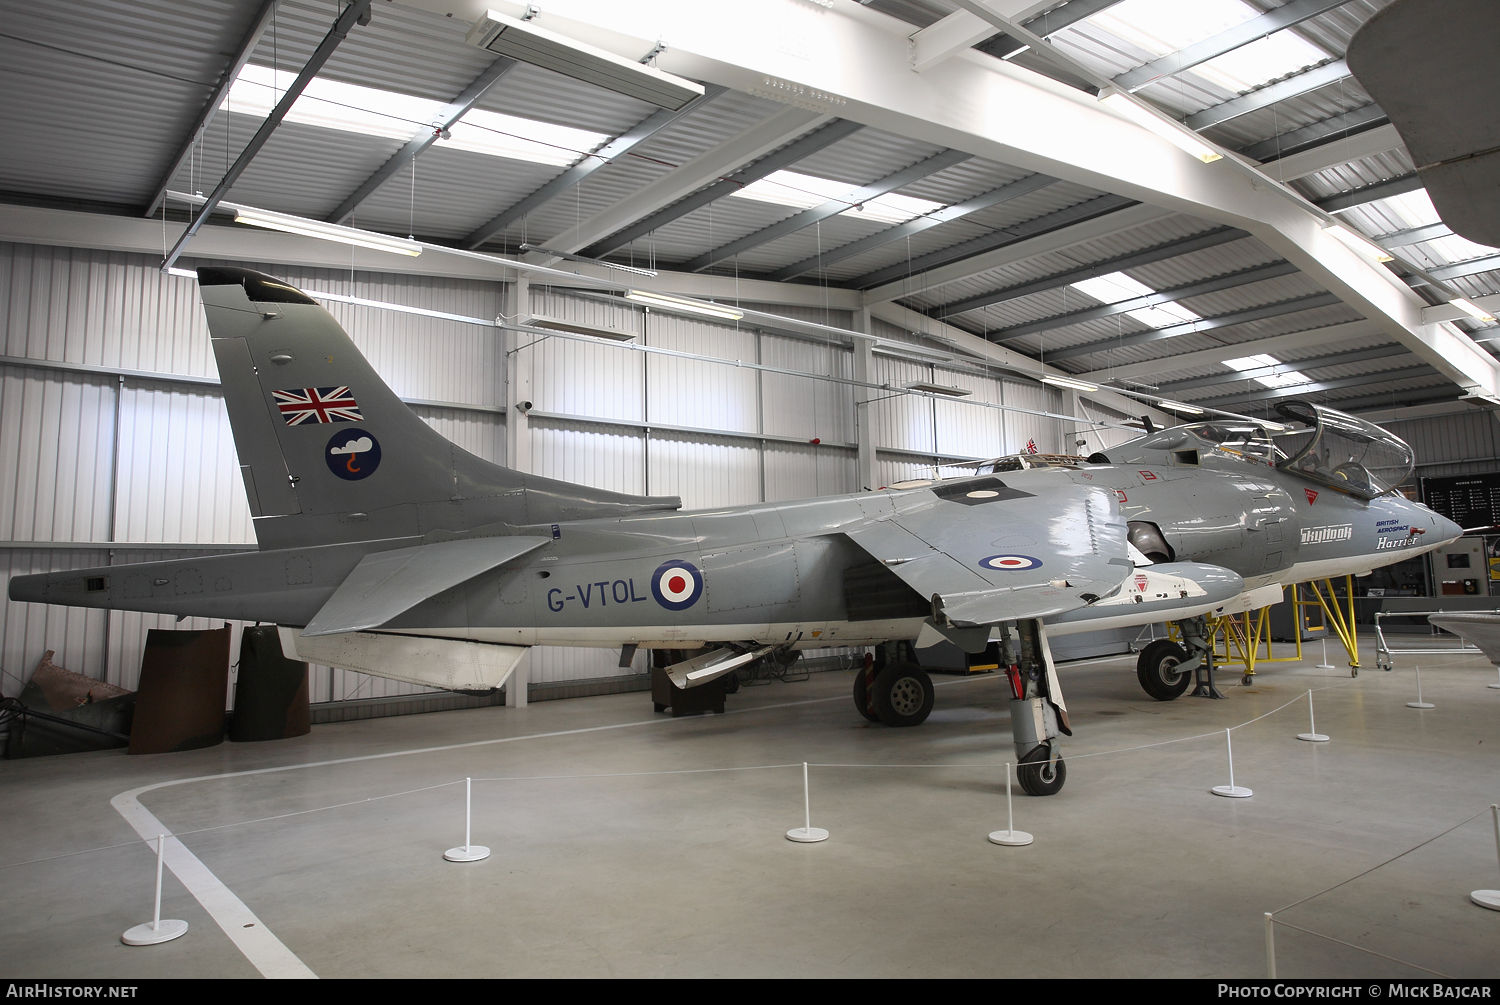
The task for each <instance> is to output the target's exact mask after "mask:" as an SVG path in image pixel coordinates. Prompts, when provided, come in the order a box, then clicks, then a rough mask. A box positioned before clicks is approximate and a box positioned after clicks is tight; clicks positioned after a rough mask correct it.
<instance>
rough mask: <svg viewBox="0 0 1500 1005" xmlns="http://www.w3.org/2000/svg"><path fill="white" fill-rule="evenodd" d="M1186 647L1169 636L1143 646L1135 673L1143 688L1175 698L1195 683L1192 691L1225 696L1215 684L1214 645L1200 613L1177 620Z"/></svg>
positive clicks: (1163, 697)
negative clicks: (1211, 643) (1193, 616)
mask: <svg viewBox="0 0 1500 1005" xmlns="http://www.w3.org/2000/svg"><path fill="white" fill-rule="evenodd" d="M1177 629H1178V631H1179V632H1180V633H1181V634H1182V641H1183V642H1185V643H1186V644H1187V648H1183V647H1182V646H1180V645H1178V644H1177V643H1176V642H1173V641H1171V640H1170V639H1157V640H1156V641H1155V642H1153V643H1151V644H1150V645H1148V646H1147V647H1146V648H1145V649H1142V650H1141V655H1140V656H1139V657H1138V658H1137V659H1136V661H1135V676H1136V679H1137V680H1139V681H1140V682H1141V687H1142V689H1144V690H1145V692H1146V693H1147V694H1149V695H1150V696H1151V697H1153V698H1155V699H1156V700H1157V701H1172V700H1174V699H1176V698H1179V697H1181V696H1182V693H1183V692H1184V691H1186V690H1187V689H1188V685H1189V684H1193V685H1194V687H1193V695H1194V696H1195V697H1199V698H1222V697H1224V696H1223V695H1222V694H1220V693H1219V689H1218V687H1216V686H1215V685H1214V658H1213V648H1212V646H1211V645H1210V642H1209V636H1208V623H1207V619H1205V618H1204V617H1203V616H1202V615H1201V614H1200V615H1199V616H1198V617H1196V618H1184V619H1183V620H1182V621H1179V622H1177Z"/></svg>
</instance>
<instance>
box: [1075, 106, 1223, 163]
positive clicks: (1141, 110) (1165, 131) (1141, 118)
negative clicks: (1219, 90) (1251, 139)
mask: <svg viewBox="0 0 1500 1005" xmlns="http://www.w3.org/2000/svg"><path fill="white" fill-rule="evenodd" d="M1099 100H1100V101H1101V102H1103V103H1104V105H1105V107H1107V108H1109V109H1111V110H1113V111H1115V112H1118V113H1119V114H1120V115H1123V116H1124V117H1125V118H1127V119H1129V120H1130V121H1131V122H1134V123H1135V124H1136V125H1138V126H1140V127H1141V128H1143V129H1149V130H1151V131H1152V132H1153V133H1155V134H1156V135H1158V136H1160V137H1161V138H1162V139H1164V140H1166V141H1167V142H1168V143H1171V144H1172V145H1173V146H1175V147H1177V148H1178V149H1179V150H1182V151H1184V152H1186V153H1189V154H1192V155H1193V156H1194V157H1196V158H1198V159H1199V160H1200V161H1202V162H1203V163H1205V164H1212V163H1213V162H1214V161H1216V160H1218V159H1219V158H1221V157H1223V156H1224V155H1223V154H1221V153H1219V152H1218V151H1216V150H1215V149H1214V148H1213V147H1211V146H1209V145H1208V144H1207V143H1205V142H1203V141H1202V140H1201V139H1199V138H1198V134H1197V133H1195V132H1192V131H1191V130H1189V129H1188V128H1187V127H1186V126H1179V125H1178V124H1177V123H1175V122H1168V121H1167V120H1166V119H1164V118H1162V117H1161V116H1159V115H1157V114H1155V113H1154V112H1152V111H1151V109H1149V108H1147V107H1145V106H1144V105H1142V104H1140V103H1139V102H1138V101H1137V100H1136V99H1135V98H1133V97H1131V96H1130V95H1128V94H1126V93H1125V92H1123V91H1118V90H1115V89H1114V88H1109V89H1107V90H1106V91H1105V92H1104V93H1103V94H1101V95H1100V96H1099Z"/></svg>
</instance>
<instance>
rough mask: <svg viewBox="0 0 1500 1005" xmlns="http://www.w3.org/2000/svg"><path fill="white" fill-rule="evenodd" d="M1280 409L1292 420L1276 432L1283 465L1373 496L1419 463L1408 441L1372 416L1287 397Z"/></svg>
mask: <svg viewBox="0 0 1500 1005" xmlns="http://www.w3.org/2000/svg"><path fill="white" fill-rule="evenodd" d="M1276 412H1277V414H1278V415H1280V416H1281V417H1282V418H1283V419H1285V420H1287V423H1288V425H1287V427H1286V428H1284V429H1282V430H1281V431H1279V432H1273V433H1272V440H1273V441H1274V442H1275V444H1276V453H1277V461H1276V466H1277V467H1278V468H1281V469H1282V470H1283V471H1292V472H1296V473H1297V474H1299V475H1302V476H1303V477H1304V478H1310V479H1312V480H1313V481H1317V482H1322V483H1323V484H1324V485H1331V486H1332V487H1334V488H1336V489H1339V490H1341V491H1344V492H1348V493H1349V494H1350V495H1355V496H1359V497H1360V498H1361V499H1373V498H1375V497H1376V496H1378V495H1383V494H1385V493H1386V492H1389V491H1391V490H1392V489H1394V488H1395V487H1396V486H1398V485H1400V484H1401V483H1402V482H1404V481H1406V479H1407V478H1408V477H1410V476H1411V473H1412V470H1413V468H1414V467H1415V466H1416V458H1415V457H1414V456H1413V454H1412V449H1411V447H1410V446H1408V445H1407V443H1406V441H1405V440H1403V439H1401V438H1400V437H1399V436H1394V435H1392V434H1391V433H1388V432H1386V431H1385V430H1384V429H1381V428H1380V427H1379V426H1377V425H1375V424H1374V423H1373V422H1366V421H1365V420H1364V419H1358V418H1355V417H1354V416H1352V415H1349V414H1347V413H1345V412H1339V411H1335V410H1334V409H1332V408H1323V407H1322V406H1320V405H1314V404H1313V403H1312V402H1310V401H1285V402H1282V403H1281V404H1279V405H1277V406H1276Z"/></svg>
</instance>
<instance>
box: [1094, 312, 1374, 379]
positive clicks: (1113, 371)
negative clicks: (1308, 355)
mask: <svg viewBox="0 0 1500 1005" xmlns="http://www.w3.org/2000/svg"><path fill="white" fill-rule="evenodd" d="M1388 337H1389V336H1387V335H1386V333H1385V332H1384V331H1382V330H1381V328H1380V326H1379V325H1377V324H1376V323H1375V322H1374V321H1344V322H1341V323H1339V324H1336V325H1323V326H1322V327H1321V328H1307V329H1304V330H1303V331H1299V332H1289V333H1287V334H1285V335H1272V336H1270V337H1269V338H1260V339H1251V340H1250V341H1248V342H1233V343H1229V344H1226V345H1218V346H1214V347H1213V348H1211V349H1195V350H1194V351H1192V352H1185V353H1181V354H1179V355H1176V356H1172V357H1169V358H1164V359H1148V360H1142V361H1141V362H1139V363H1126V364H1125V365H1124V366H1111V367H1108V368H1107V369H1106V371H1104V372H1103V373H1101V374H1099V379H1100V380H1112V379H1115V378H1135V377H1143V378H1146V379H1151V378H1154V377H1156V376H1158V375H1160V374H1161V373H1163V372H1164V371H1166V372H1170V371H1176V370H1186V369H1188V368H1190V367H1195V366H1208V365H1211V364H1214V363H1222V362H1224V361H1225V360H1226V359H1235V358H1237V357H1239V356H1253V355H1255V354H1256V353H1261V352H1283V351H1285V350H1292V351H1294V352H1295V351H1296V350H1299V349H1308V348H1311V347H1312V346H1315V345H1327V344H1328V343H1330V342H1343V341H1345V340H1347V339H1356V338H1373V339H1384V338H1388ZM1078 376H1086V375H1085V374H1079V375H1078Z"/></svg>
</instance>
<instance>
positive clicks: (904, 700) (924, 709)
mask: <svg viewBox="0 0 1500 1005" xmlns="http://www.w3.org/2000/svg"><path fill="white" fill-rule="evenodd" d="M858 687H859V684H857V683H856V684H855V688H856V690H857V689H858ZM934 697H936V695H935V694H934V692H933V689H932V678H931V677H929V676H927V671H925V670H923V669H922V668H921V667H919V666H917V665H916V664H914V663H891V664H889V665H887V666H886V668H885V669H884V670H882V671H880V673H878V674H876V675H875V685H874V690H873V692H872V693H871V694H870V695H869V705H870V707H871V708H873V709H874V711H875V718H878V719H879V720H880V721H881V722H883V723H885V724H886V725H887V726H917V725H921V723H922V722H924V721H925V720H926V719H927V716H928V715H930V714H931V712H932V701H933V698H934ZM865 718H867V719H868V718H870V715H869V713H866V714H865Z"/></svg>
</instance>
